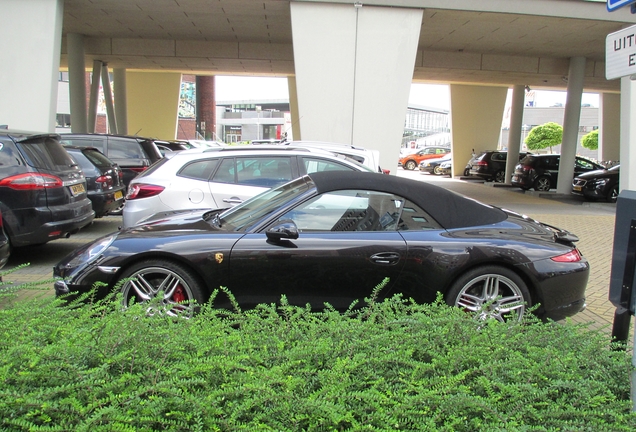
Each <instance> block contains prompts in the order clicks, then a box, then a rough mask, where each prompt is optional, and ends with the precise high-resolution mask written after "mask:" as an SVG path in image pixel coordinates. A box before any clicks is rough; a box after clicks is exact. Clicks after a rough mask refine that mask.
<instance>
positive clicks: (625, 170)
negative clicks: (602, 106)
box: [619, 77, 636, 191]
mask: <svg viewBox="0 0 636 432" xmlns="http://www.w3.org/2000/svg"><path fill="white" fill-rule="evenodd" d="M634 118H636V83H635V82H634V81H632V80H631V79H630V77H623V78H621V121H620V124H621V125H620V129H621V145H620V147H621V152H620V156H621V157H620V161H621V179H620V185H619V187H620V190H621V191H622V190H625V189H627V190H632V191H634V190H636V127H634V126H632V119H634ZM632 167H634V169H632Z"/></svg>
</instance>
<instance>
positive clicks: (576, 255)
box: [550, 249, 581, 262]
mask: <svg viewBox="0 0 636 432" xmlns="http://www.w3.org/2000/svg"><path fill="white" fill-rule="evenodd" d="M550 259H551V260H552V261H556V262H579V261H581V253H580V252H579V250H578V249H572V250H571V251H570V252H568V253H564V254H563V255H559V256H555V257H552V258H550Z"/></svg>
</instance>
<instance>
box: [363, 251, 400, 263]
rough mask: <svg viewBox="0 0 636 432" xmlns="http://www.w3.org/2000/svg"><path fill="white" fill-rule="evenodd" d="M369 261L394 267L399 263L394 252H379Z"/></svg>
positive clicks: (398, 256)
mask: <svg viewBox="0 0 636 432" xmlns="http://www.w3.org/2000/svg"><path fill="white" fill-rule="evenodd" d="M370 259H371V261H372V262H374V263H375V264H380V265H395V264H397V263H398V262H399V261H400V254H399V253H395V252H380V253H377V254H373V255H371V257H370Z"/></svg>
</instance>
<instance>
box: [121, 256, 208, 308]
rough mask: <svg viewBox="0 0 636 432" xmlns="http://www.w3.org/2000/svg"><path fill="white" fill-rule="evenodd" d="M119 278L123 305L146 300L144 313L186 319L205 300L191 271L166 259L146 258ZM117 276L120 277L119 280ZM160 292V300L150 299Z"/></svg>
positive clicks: (201, 288) (201, 289) (199, 285)
mask: <svg viewBox="0 0 636 432" xmlns="http://www.w3.org/2000/svg"><path fill="white" fill-rule="evenodd" d="M121 279H130V280H128V281H126V282H124V284H123V285H122V287H121V291H122V294H123V306H124V307H128V306H129V305H130V304H131V303H132V302H133V301H134V302H135V303H144V302H150V304H149V306H148V308H147V313H148V315H154V314H167V315H170V316H179V317H185V318H190V317H192V315H193V314H194V313H195V312H196V311H197V310H198V307H199V305H201V304H203V302H204V301H205V299H204V294H203V287H202V285H201V283H200V282H199V281H198V279H197V278H196V276H194V275H192V272H191V271H190V270H188V269H187V268H186V267H184V266H183V265H181V264H178V263H175V262H172V261H168V260H147V261H142V262H139V263H137V264H135V265H133V266H132V267H130V268H129V269H127V270H126V271H125V272H124V273H123V275H122V277H121ZM121 279H120V280H121ZM159 295H161V301H160V302H155V301H152V300H154V299H155V298H157V297H158V296H159Z"/></svg>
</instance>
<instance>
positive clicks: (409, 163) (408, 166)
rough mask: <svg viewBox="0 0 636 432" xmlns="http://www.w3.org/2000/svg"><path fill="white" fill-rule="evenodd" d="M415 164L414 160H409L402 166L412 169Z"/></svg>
mask: <svg viewBox="0 0 636 432" xmlns="http://www.w3.org/2000/svg"><path fill="white" fill-rule="evenodd" d="M416 166H417V164H416V163H415V161H414V160H410V161H408V162H407V163H406V164H405V165H404V168H406V169H407V170H410V171H413V170H414V169H415V167H416Z"/></svg>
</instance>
